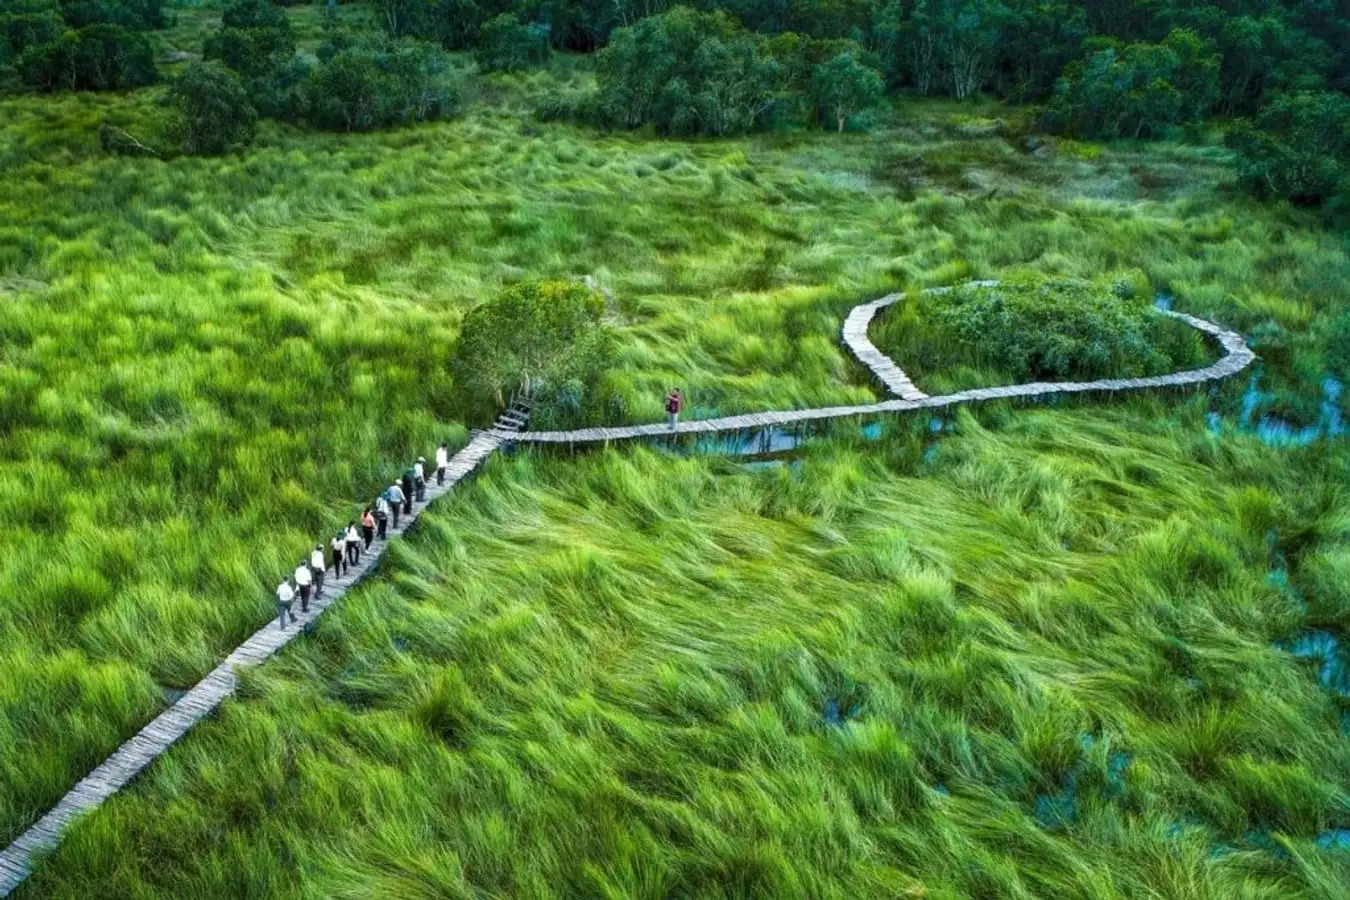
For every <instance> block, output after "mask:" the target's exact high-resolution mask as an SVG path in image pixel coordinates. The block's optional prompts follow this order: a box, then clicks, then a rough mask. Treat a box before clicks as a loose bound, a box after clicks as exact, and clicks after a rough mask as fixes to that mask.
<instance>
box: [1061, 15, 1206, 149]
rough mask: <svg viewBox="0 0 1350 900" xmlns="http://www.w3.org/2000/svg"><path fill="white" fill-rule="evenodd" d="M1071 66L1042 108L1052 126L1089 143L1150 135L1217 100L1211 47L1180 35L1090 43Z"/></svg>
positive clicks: (1187, 33) (1184, 33) (1188, 118)
mask: <svg viewBox="0 0 1350 900" xmlns="http://www.w3.org/2000/svg"><path fill="white" fill-rule="evenodd" d="M1089 43H1090V45H1091V46H1090V48H1089V52H1088V55H1087V57H1086V58H1085V59H1082V60H1076V61H1074V62H1072V63H1070V64H1069V65H1068V66H1067V67H1066V68H1065V70H1064V75H1063V77H1061V78H1060V80H1059V82H1058V83H1057V84H1056V85H1055V94H1054V96H1053V97H1052V98H1051V102H1050V104H1049V106H1048V108H1047V124H1049V125H1050V127H1051V128H1054V129H1056V130H1059V131H1063V132H1066V133H1069V134H1076V135H1080V136H1082V137H1088V138H1114V137H1122V136H1123V137H1136V138H1137V137H1146V136H1147V137H1156V136H1158V135H1160V134H1161V133H1162V132H1163V131H1165V130H1166V128H1167V127H1168V126H1171V125H1176V124H1180V123H1182V122H1190V121H1194V120H1195V119H1197V118H1199V117H1201V116H1203V115H1204V114H1205V113H1206V112H1208V110H1209V109H1210V108H1211V107H1212V106H1213V104H1214V102H1215V100H1216V99H1217V97H1218V71H1219V58H1218V55H1217V54H1216V53H1215V52H1214V48H1213V45H1211V44H1210V43H1208V42H1206V41H1203V40H1201V39H1200V38H1199V37H1198V36H1197V35H1196V34H1195V33H1194V32H1192V31H1189V30H1186V29H1177V30H1174V31H1172V32H1171V33H1170V34H1168V36H1167V37H1166V39H1164V40H1163V41H1162V42H1161V43H1157V44H1150V43H1144V42H1139V43H1134V44H1129V45H1124V46H1122V45H1121V44H1120V43H1119V42H1118V41H1115V40H1109V39H1107V40H1103V39H1096V40H1094V41H1092V42H1089Z"/></svg>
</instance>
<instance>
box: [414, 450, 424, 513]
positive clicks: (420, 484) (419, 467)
mask: <svg viewBox="0 0 1350 900" xmlns="http://www.w3.org/2000/svg"><path fill="white" fill-rule="evenodd" d="M413 485H414V487H416V488H417V502H418V503H422V502H423V501H425V500H426V499H427V458H426V457H425V456H419V457H417V462H415V463H413Z"/></svg>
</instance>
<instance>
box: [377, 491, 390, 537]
mask: <svg viewBox="0 0 1350 900" xmlns="http://www.w3.org/2000/svg"><path fill="white" fill-rule="evenodd" d="M375 528H376V529H377V532H378V535H377V536H378V537H379V539H380V540H384V539H385V538H386V537H388V536H389V499H388V498H387V497H385V495H384V494H381V495H380V496H378V497H376V498H375Z"/></svg>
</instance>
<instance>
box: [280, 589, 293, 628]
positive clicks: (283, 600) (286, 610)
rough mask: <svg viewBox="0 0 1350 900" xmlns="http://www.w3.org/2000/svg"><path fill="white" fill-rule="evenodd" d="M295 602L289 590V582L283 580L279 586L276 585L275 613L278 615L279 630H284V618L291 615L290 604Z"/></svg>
mask: <svg viewBox="0 0 1350 900" xmlns="http://www.w3.org/2000/svg"><path fill="white" fill-rule="evenodd" d="M294 601H295V591H294V590H292V588H291V582H290V581H289V580H288V579H286V578H283V579H281V584H279V585H277V612H279V613H280V614H281V615H280V619H281V622H280V628H281V630H282V631H285V630H286V617H287V616H289V615H290V614H291V604H292V603H293V602H294Z"/></svg>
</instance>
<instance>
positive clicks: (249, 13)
mask: <svg viewBox="0 0 1350 900" xmlns="http://www.w3.org/2000/svg"><path fill="white" fill-rule="evenodd" d="M220 25H221V27H222V28H271V29H275V30H277V31H286V32H289V31H290V30H291V20H290V17H289V16H287V15H286V12H285V10H283V9H281V8H280V7H278V6H275V5H273V4H272V3H271V2H270V0H231V2H230V3H228V4H226V6H225V9H224V11H223V12H222V13H221V14H220Z"/></svg>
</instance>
